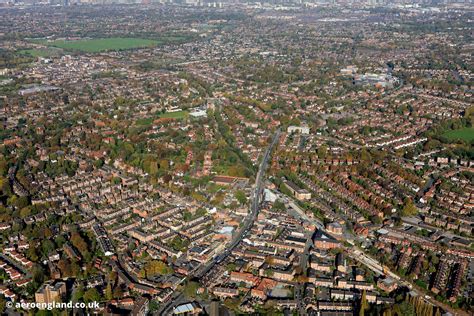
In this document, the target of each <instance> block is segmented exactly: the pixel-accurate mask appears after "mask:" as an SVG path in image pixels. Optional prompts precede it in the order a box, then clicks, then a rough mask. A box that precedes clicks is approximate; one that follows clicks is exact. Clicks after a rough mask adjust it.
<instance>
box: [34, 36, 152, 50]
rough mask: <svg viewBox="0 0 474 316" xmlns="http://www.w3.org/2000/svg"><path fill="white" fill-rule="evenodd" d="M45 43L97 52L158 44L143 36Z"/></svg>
mask: <svg viewBox="0 0 474 316" xmlns="http://www.w3.org/2000/svg"><path fill="white" fill-rule="evenodd" d="M43 43H44V44H45V45H49V46H54V47H59V48H62V49H65V50H75V51H81V52H86V53H97V52H103V51H109V50H126V49H133V48H142V47H153V46H156V45H158V44H159V42H158V41H154V40H149V39H143V38H126V37H112V38H94V39H83V40H74V41H65V40H57V41H52V42H46V41H45V42H43Z"/></svg>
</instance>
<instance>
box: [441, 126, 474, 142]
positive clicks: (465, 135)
mask: <svg viewBox="0 0 474 316" xmlns="http://www.w3.org/2000/svg"><path fill="white" fill-rule="evenodd" d="M443 136H444V137H446V138H447V139H449V140H453V141H454V140H464V141H467V142H471V141H473V140H474V127H464V128H460V129H455V130H452V131H447V132H445V133H444V134H443Z"/></svg>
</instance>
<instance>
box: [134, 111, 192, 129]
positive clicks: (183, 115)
mask: <svg viewBox="0 0 474 316" xmlns="http://www.w3.org/2000/svg"><path fill="white" fill-rule="evenodd" d="M188 115H189V112H188V111H178V112H166V113H163V114H160V115H158V118H173V119H183V118H186V117H188ZM156 119H157V118H156V117H154V118H153V117H147V118H142V119H138V120H137V121H136V124H137V125H141V126H150V125H152V124H153V122H154V121H155V120H156Z"/></svg>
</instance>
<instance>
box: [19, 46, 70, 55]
mask: <svg viewBox="0 0 474 316" xmlns="http://www.w3.org/2000/svg"><path fill="white" fill-rule="evenodd" d="M60 52H61V50H60V49H55V48H44V49H35V48H30V49H22V50H19V51H18V53H19V54H22V55H30V56H32V57H50V56H53V55H56V54H59V53H60Z"/></svg>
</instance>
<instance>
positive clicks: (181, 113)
mask: <svg viewBox="0 0 474 316" xmlns="http://www.w3.org/2000/svg"><path fill="white" fill-rule="evenodd" d="M188 114H189V112H188V111H177V112H166V113H163V114H160V115H159V117H160V118H175V119H182V118H185V117H187V116H188Z"/></svg>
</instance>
